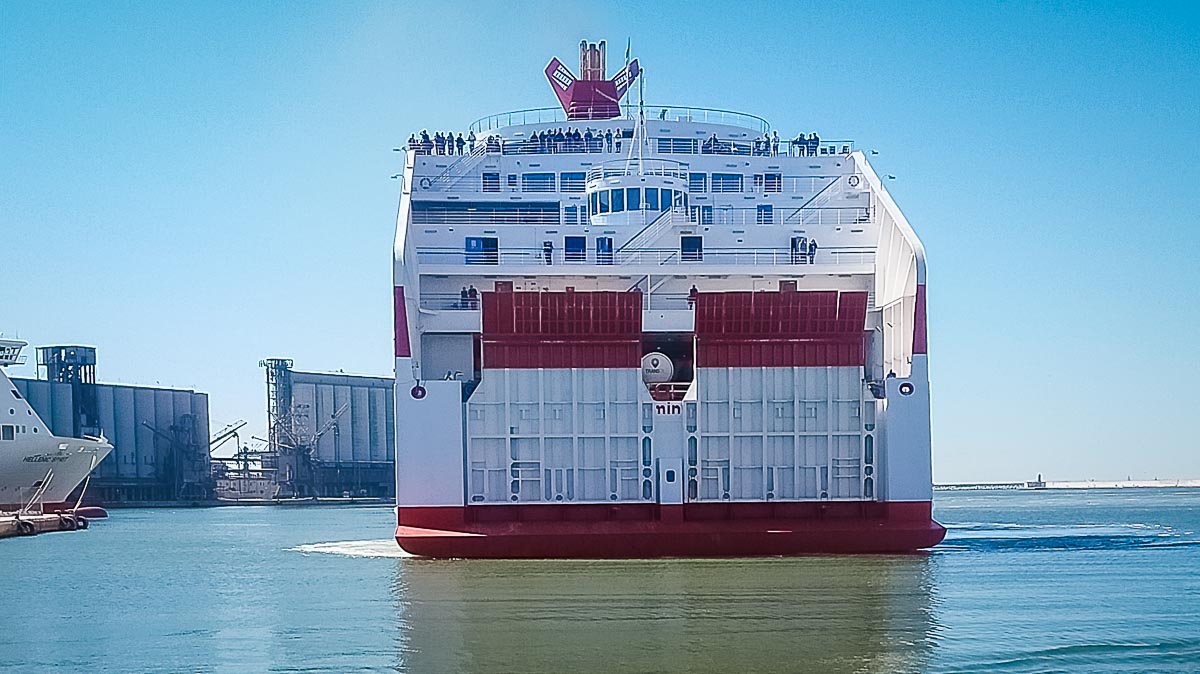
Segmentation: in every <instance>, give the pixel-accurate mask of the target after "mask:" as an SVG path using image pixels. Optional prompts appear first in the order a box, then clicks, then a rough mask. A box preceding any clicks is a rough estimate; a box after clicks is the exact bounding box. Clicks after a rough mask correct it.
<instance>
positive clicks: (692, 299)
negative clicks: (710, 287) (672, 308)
mask: <svg viewBox="0 0 1200 674" xmlns="http://www.w3.org/2000/svg"><path fill="white" fill-rule="evenodd" d="M699 296H700V291H699V290H698V289H697V288H696V284H695V283H693V284H692V289H691V290H689V291H688V299H687V303H688V309H695V308H696V298H697V297H699Z"/></svg>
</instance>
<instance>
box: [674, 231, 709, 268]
mask: <svg viewBox="0 0 1200 674" xmlns="http://www.w3.org/2000/svg"><path fill="white" fill-rule="evenodd" d="M679 259H680V260H683V261H684V262H700V261H702V260H704V237H702V236H681V237H679Z"/></svg>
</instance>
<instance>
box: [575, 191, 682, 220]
mask: <svg viewBox="0 0 1200 674" xmlns="http://www.w3.org/2000/svg"><path fill="white" fill-rule="evenodd" d="M672 204H674V206H675V207H676V208H687V206H688V195H687V192H684V191H682V190H672V189H668V188H666V187H663V188H661V189H660V188H658V187H619V188H617V189H612V190H600V191H597V192H592V196H591V197H589V199H588V206H589V208H590V209H591V211H590V212H591V213H592V215H605V214H608V213H623V212H625V211H640V210H647V211H665V210H667V209H669V208H671V205H672Z"/></svg>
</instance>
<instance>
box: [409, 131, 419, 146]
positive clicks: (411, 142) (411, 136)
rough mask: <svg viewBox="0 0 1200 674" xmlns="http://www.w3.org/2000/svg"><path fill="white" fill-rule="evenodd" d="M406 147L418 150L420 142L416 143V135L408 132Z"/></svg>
mask: <svg viewBox="0 0 1200 674" xmlns="http://www.w3.org/2000/svg"><path fill="white" fill-rule="evenodd" d="M408 149H410V150H419V149H421V145H420V143H418V142H417V135H416V134H413V133H410V134H409V135H408Z"/></svg>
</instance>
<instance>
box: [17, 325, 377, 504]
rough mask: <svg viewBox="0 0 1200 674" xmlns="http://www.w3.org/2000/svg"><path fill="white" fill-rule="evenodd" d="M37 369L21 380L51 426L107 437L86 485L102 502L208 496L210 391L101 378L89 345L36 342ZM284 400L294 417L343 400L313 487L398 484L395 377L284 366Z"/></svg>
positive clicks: (336, 490)
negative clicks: (107, 447)
mask: <svg viewBox="0 0 1200 674" xmlns="http://www.w3.org/2000/svg"><path fill="white" fill-rule="evenodd" d="M37 358H38V375H37V377H36V378H33V379H31V378H20V377H13V383H14V384H15V385H16V387H17V390H18V391H19V392H20V393H21V395H22V396H24V397H25V399H26V400H28V401H29V403H30V405H31V406H32V407H33V409H34V411H35V412H36V413H37V414H38V416H40V417H41V418H42V420H43V421H45V422H46V425H48V426H49V427H50V430H51V432H53V433H54V434H55V435H63V436H75V437H78V436H81V435H99V434H100V433H103V434H104V436H105V438H106V439H108V440H109V442H111V443H112V445H113V451H112V453H111V454H110V455H109V456H108V458H106V459H105V460H104V461H103V462H101V464H100V465H99V466H98V467H97V469H96V470H95V472H94V473H93V477H92V481H91V483H90V486H89V487H88V493H89V498H88V500H89V501H92V500H95V501H99V502H102V503H105V504H119V503H122V502H131V503H153V502H172V501H204V500H209V499H212V498H213V497H214V496H213V480H212V461H211V459H210V456H209V437H210V433H211V432H212V431H211V425H210V421H209V399H208V394H207V393H202V392H198V391H195V390H191V389H181V388H167V387H152V386H138V385H130V384H105V383H97V382H96V379H95V365H96V353H95V349H94V348H92V347H78V346H69V347H62V346H53V347H41V348H39V349H38V350H37ZM289 377H290V379H291V383H292V385H293V392H292V396H291V398H290V399H289V401H288V403H287V404H288V405H289V407H290V408H291V409H295V410H297V411H298V415H297V416H298V417H300V418H303V417H304V416H305V415H311V417H312V419H314V420H318V419H328V418H329V416H330V415H331V414H333V413H335V412H336V411H337V410H338V409H339V408H341V407H342V406H343V405H345V406H346V409H345V410H344V411H343V412H342V414H341V415H340V417H339V419H337V420H336V421H335V422H334V425H333V426H332V427H331V430H330V432H329V433H326V434H325V435H323V436H322V437H321V438H320V440H319V441H318V442H317V443H315V451H314V452H313V458H314V459H315V462H314V465H315V470H314V472H315V479H316V480H317V482H316V492H317V494H316V495H330V496H334V495H341V494H343V493H344V492H346V491H351V492H352V493H355V494H359V493H361V492H363V491H364V490H365V491H366V495H369V496H378V497H390V496H392V495H394V494H395V472H394V465H395V450H394V447H395V418H394V415H393V409H394V398H393V394H392V391H393V387H394V384H393V380H392V379H391V378H384V377H367V376H357V375H347V374H340V373H337V374H326V373H317V372H296V371H289Z"/></svg>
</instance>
